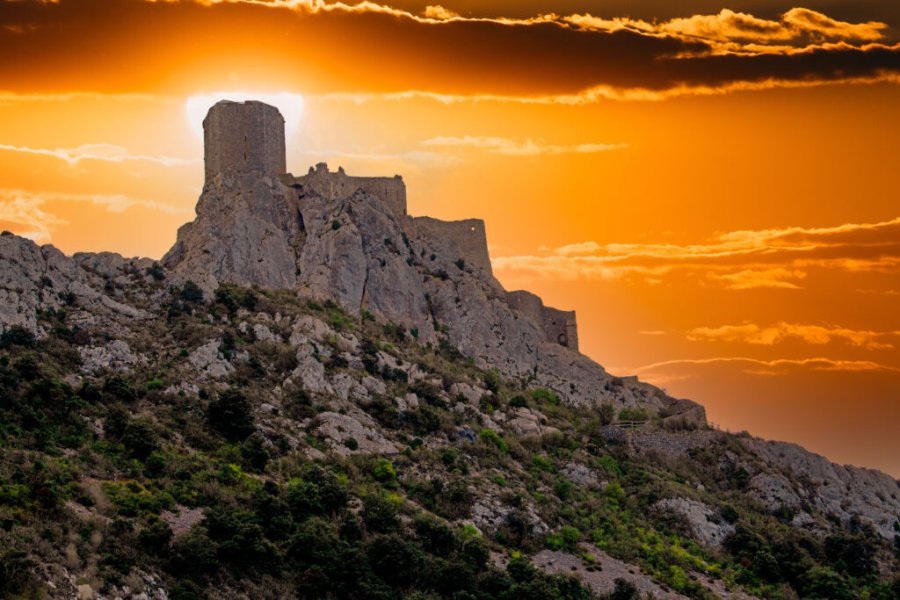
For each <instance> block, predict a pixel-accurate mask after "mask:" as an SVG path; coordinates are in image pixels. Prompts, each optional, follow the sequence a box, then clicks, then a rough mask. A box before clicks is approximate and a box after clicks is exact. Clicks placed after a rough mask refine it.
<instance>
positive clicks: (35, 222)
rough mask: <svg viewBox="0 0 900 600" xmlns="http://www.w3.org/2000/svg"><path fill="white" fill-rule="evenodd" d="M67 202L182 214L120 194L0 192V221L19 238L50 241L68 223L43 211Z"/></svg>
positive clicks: (119, 210)
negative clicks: (10, 228)
mask: <svg viewBox="0 0 900 600" xmlns="http://www.w3.org/2000/svg"><path fill="white" fill-rule="evenodd" d="M57 202H67V203H84V204H93V205H95V206H100V207H102V208H104V209H105V210H106V211H108V212H111V213H122V212H125V211H126V210H128V209H130V208H133V207H141V208H146V209H150V210H155V211H159V212H162V213H166V214H184V213H185V212H187V211H185V210H183V209H179V208H175V207H172V206H169V205H166V204H162V203H160V202H156V201H153V200H142V199H138V198H131V197H130V196H126V195H123V194H113V195H109V194H65V193H60V192H31V191H25V190H17V189H0V222H3V223H8V224H12V225H15V226H16V228H17V230H18V231H19V235H22V236H23V237H28V238H31V239H33V240H35V241H38V242H44V241H47V240H49V239H50V237H51V234H52V232H53V230H54V229H56V228H57V227H59V226H62V225H66V224H67V221H65V220H64V219H61V218H60V217H58V216H56V215H54V214H52V213H50V212H47V211H46V210H45V208H46V205H47V204H48V203H57Z"/></svg>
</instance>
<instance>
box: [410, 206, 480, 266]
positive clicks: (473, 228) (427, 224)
mask: <svg viewBox="0 0 900 600" xmlns="http://www.w3.org/2000/svg"><path fill="white" fill-rule="evenodd" d="M410 222H411V223H412V225H413V227H415V228H416V231H418V232H419V233H421V234H424V235H427V236H430V237H435V238H439V239H443V240H449V241H451V242H453V243H455V244H456V246H457V248H458V251H459V257H460V258H462V259H463V260H464V261H466V263H468V264H470V265H477V266H479V267H481V268H482V269H484V270H485V271H487V272H488V273H489V274H493V271H492V270H491V257H490V255H489V254H488V247H487V232H486V230H485V228H484V221H482V220H481V219H465V220H462V221H441V220H440V219H433V218H431V217H412V218H411V219H410Z"/></svg>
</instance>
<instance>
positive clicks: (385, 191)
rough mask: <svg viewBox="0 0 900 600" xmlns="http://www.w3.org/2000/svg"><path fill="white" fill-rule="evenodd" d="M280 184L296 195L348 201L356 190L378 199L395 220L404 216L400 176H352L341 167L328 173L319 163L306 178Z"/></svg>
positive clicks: (286, 179)
mask: <svg viewBox="0 0 900 600" xmlns="http://www.w3.org/2000/svg"><path fill="white" fill-rule="evenodd" d="M282 181H283V182H284V183H285V184H286V185H288V186H290V187H292V188H295V189H296V190H297V193H298V196H299V197H302V196H303V195H305V194H316V195H318V196H321V197H323V198H329V199H338V198H347V197H349V196H351V195H353V193H354V192H356V191H357V190H362V191H364V192H368V193H370V194H372V195H373V196H377V197H378V198H379V199H380V200H381V201H382V202H384V203H385V204H387V206H388V208H390V209H391V211H393V213H394V214H395V215H396V216H397V218H402V217H404V216H406V184H405V183H403V178H402V177H401V176H400V175H394V176H393V177H351V176H350V175H347V174H346V173H345V172H344V169H343V168H342V167H339V168H338V170H337V171H336V172H335V171H329V170H328V165H327V164H325V163H319V164H317V165H316V166H315V168H313V167H310V168H309V172H308V173H307V174H306V175H301V176H299V177H295V176H293V175H286V176H285V177H283V178H282Z"/></svg>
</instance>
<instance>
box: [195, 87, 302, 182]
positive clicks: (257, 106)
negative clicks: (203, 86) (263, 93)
mask: <svg viewBox="0 0 900 600" xmlns="http://www.w3.org/2000/svg"><path fill="white" fill-rule="evenodd" d="M203 144H204V152H205V160H204V162H205V165H206V181H210V180H212V178H213V177H215V176H216V175H217V174H219V173H222V172H224V171H228V172H233V173H255V174H259V175H264V176H269V177H275V176H278V175H281V174H283V173H284V172H285V171H286V170H287V167H286V166H285V146H284V118H283V117H282V116H281V113H280V112H278V109H277V108H275V107H274V106H269V105H268V104H263V103H262V102H256V101H248V102H231V101H229V100H222V101H221V102H218V103H216V104H215V105H214V106H213V107H212V108H210V109H209V113H207V115H206V118H205V119H204V120H203Z"/></svg>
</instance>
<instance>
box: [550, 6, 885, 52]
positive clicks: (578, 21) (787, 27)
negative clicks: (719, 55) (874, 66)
mask: <svg viewBox="0 0 900 600" xmlns="http://www.w3.org/2000/svg"><path fill="white" fill-rule="evenodd" d="M562 20H563V21H564V22H566V23H570V24H572V25H574V26H576V27H580V28H582V29H587V30H593V31H598V30H599V31H619V30H623V29H625V30H631V31H636V32H641V33H645V34H655V35H674V36H680V37H686V38H698V39H702V40H705V41H708V42H714V43H715V42H718V43H719V44H716V47H717V48H718V49H720V50H731V51H733V50H736V49H743V50H745V51H773V50H774V51H778V52H786V51H789V50H790V49H792V48H793V46H792V45H786V44H791V43H793V44H804V45H805V44H807V43H809V42H811V41H816V42H825V41H845V42H846V41H860V42H874V41H877V40H881V39H883V38H884V31H885V30H886V29H887V28H888V25H887V24H886V23H881V22H878V21H868V22H865V23H847V22H844V21H838V20H836V19H833V18H831V17H829V16H828V15H825V14H823V13H820V12H817V11H814V10H810V9H807V8H792V9H791V10H789V11H787V12H786V13H784V14H783V15H781V19H780V20H777V21H775V20H771V19H761V18H759V17H756V16H754V15H751V14H748V13H742V12H735V11H733V10H730V9H727V8H723V9H722V10H721V11H719V13H718V14H714V15H692V16H690V17H682V18H675V19H670V20H668V21H661V22H653V23H651V22H648V21H643V20H639V19H631V18H627V17H625V18H612V19H604V18H600V17H595V16H593V15H591V14H580V15H570V16H567V17H562ZM722 42H729V43H728V44H724V45H722V44H721V43H722ZM773 43H774V44H775V45H774V46H773V47H771V48H765V47H761V46H760V44H773Z"/></svg>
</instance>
